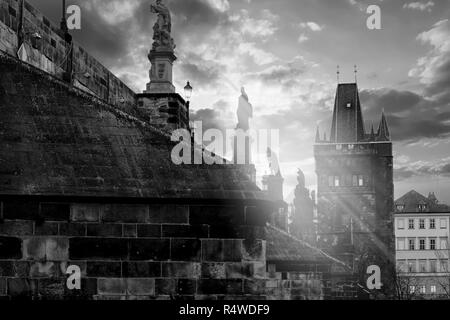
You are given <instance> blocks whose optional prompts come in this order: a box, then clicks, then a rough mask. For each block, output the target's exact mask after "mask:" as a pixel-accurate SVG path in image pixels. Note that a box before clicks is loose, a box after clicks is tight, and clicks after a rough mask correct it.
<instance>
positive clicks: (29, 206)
mask: <svg viewBox="0 0 450 320" xmlns="http://www.w3.org/2000/svg"><path fill="white" fill-rule="evenodd" d="M38 213H39V204H38V203H37V202H31V201H20V202H19V201H17V202H16V201H4V202H3V218H4V219H10V220H33V219H34V218H36V217H37V215H38Z"/></svg>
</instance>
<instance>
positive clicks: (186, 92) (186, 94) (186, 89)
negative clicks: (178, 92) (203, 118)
mask: <svg viewBox="0 0 450 320" xmlns="http://www.w3.org/2000/svg"><path fill="white" fill-rule="evenodd" d="M192 90H193V88H192V87H191V84H190V83H189V81H188V82H187V84H186V86H185V87H184V97H185V98H186V101H187V103H188V105H189V101H190V100H191V96H192Z"/></svg>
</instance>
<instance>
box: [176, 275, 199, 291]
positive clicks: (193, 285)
mask: <svg viewBox="0 0 450 320" xmlns="http://www.w3.org/2000/svg"><path fill="white" fill-rule="evenodd" d="M196 291H197V281H196V280H190V279H179V280H178V284H177V293H178V294H181V295H186V294H189V295H190V294H195V293H196Z"/></svg>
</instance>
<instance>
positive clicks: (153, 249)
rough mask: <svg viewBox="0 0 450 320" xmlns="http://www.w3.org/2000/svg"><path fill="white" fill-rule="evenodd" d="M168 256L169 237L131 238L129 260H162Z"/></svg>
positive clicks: (167, 258)
mask: <svg viewBox="0 0 450 320" xmlns="http://www.w3.org/2000/svg"><path fill="white" fill-rule="evenodd" d="M169 258H170V240H169V239H131V240H130V260H153V261H164V260H169Z"/></svg>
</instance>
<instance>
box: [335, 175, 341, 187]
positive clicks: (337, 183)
mask: <svg viewBox="0 0 450 320" xmlns="http://www.w3.org/2000/svg"><path fill="white" fill-rule="evenodd" d="M340 184H341V180H340V177H339V176H335V177H334V186H335V187H339V186H340Z"/></svg>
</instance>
